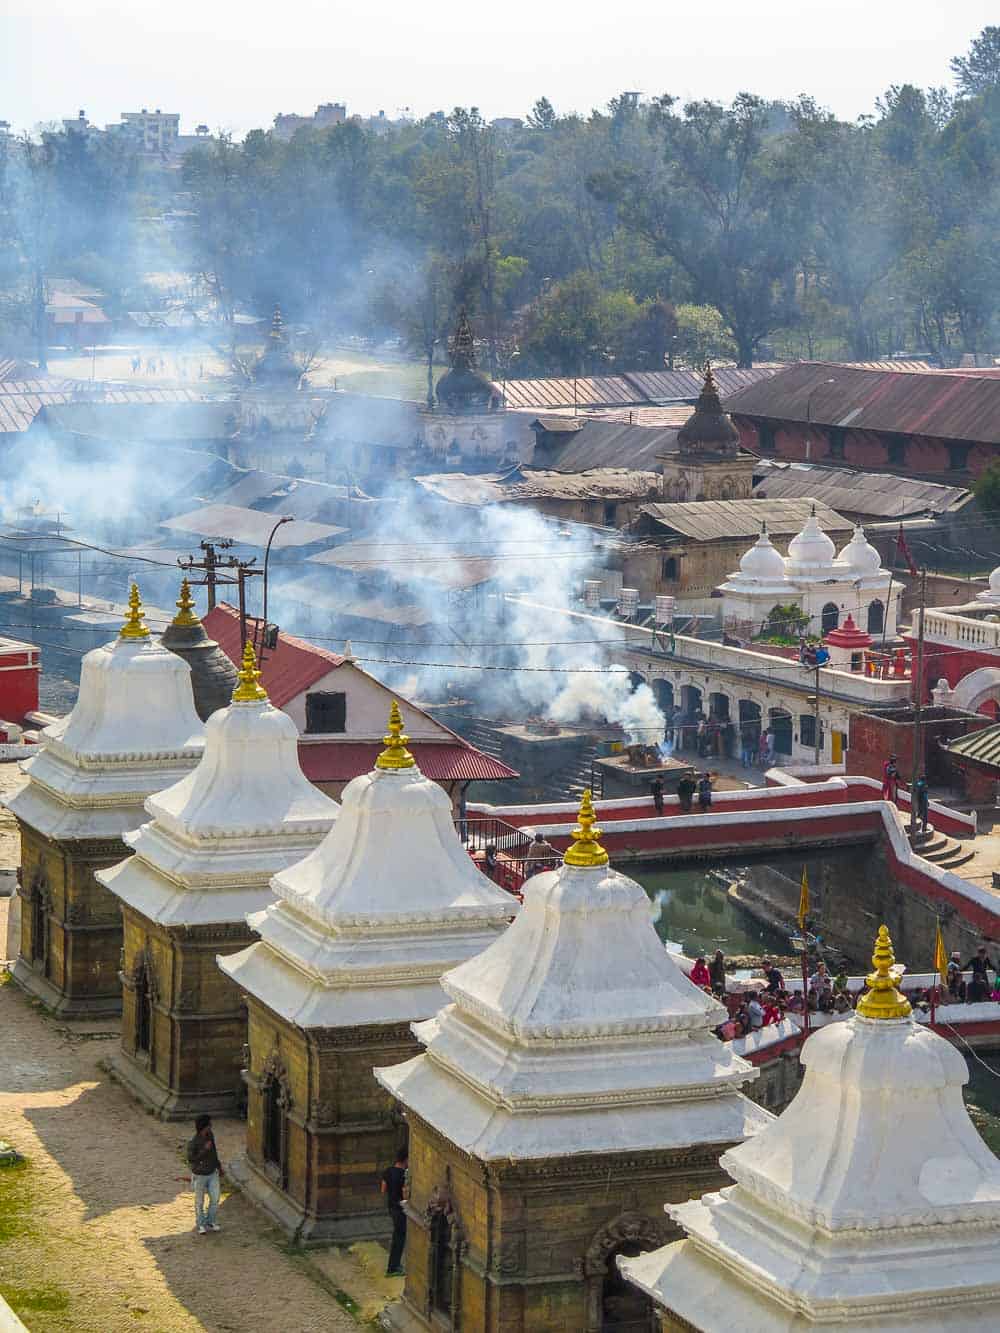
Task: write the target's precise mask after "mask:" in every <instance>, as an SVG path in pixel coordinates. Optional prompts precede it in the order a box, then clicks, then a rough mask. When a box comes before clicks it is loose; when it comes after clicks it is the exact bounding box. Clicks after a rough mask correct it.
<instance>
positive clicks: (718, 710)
mask: <svg viewBox="0 0 1000 1333" xmlns="http://www.w3.org/2000/svg"><path fill="white" fill-rule="evenodd" d="M708 717H709V724H710V728H711V736H710V750H711V753H713V754H716V755H718V756H720V757H725V758H727V759H728V758H730V757H731V756H732V753H733V727H732V726H731V725H730V716H729V695H728V694H721V693H718V692H715V693H713V694H710V695H709V696H708Z"/></svg>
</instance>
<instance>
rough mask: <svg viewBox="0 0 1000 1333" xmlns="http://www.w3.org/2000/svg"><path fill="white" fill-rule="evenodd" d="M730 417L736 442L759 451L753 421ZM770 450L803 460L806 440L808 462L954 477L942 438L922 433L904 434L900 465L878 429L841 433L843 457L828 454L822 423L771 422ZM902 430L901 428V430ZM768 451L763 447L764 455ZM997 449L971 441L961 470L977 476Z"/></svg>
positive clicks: (994, 457)
mask: <svg viewBox="0 0 1000 1333" xmlns="http://www.w3.org/2000/svg"><path fill="white" fill-rule="evenodd" d="M733 421H734V423H735V425H736V426H737V428H738V430H739V432H740V443H741V444H742V445H744V446H745V447H746V448H748V449H751V450H753V451H754V452H755V453H757V452H760V439H759V432H758V430H757V427H756V426H755V424H754V423H753V422H752V421H750V420H748V419H747V418H745V417H740V416H734V418H733ZM773 424H774V454H775V455H777V457H779V458H790V459H794V460H795V461H796V462H804V461H807V454H806V442H807V440H808V443H809V451H808V461H809V462H811V463H821V462H826V461H830V462H836V463H843V464H845V465H847V466H849V467H856V468H872V469H875V470H882V469H894V470H897V471H899V472H906V473H908V474H913V473H917V474H931V475H934V474H938V475H941V476H942V477H945V476H947V477H948V478H949V479H954V478H955V476H956V475H964V473H962V474H956V473H955V472H954V471H953V470H952V467H951V455H950V453H949V450H948V445H947V443H946V442H945V441H944V440H938V439H934V438H932V437H929V436H924V435H908V436H906V437H905V438H906V455H905V457H906V462H905V464H904V465H902V466H900V465H898V464H893V463H891V462H890V458H889V440H888V439H887V438H886V437H884V436H883V435H881V434H880V433H879V432H878V431H863V430H859V431H848V432H847V433H846V435H845V436H844V454H843V458H837V459H834V458H831V455H830V442H829V437H828V435H827V432H826V431H825V430H824V429H823V427H822V426H814V427H813V428H812V430H809V431H807V430H806V427H805V425H804V424H803V423H801V422H774V423H773ZM901 434H902V432H901ZM767 452H768V451H764V453H765V456H767ZM998 456H1000V450H997V449H995V448H991V446H990V445H988V444H980V445H974V446H973V447H972V448H971V449H970V450H969V454H968V462H967V465H966V469H965V472H967V473H968V474H971V475H972V476H978V474H979V473H980V472H982V470H983V469H984V468H985V467H986V466H988V464H989V463H991V462H994V461H996V459H997V457H998Z"/></svg>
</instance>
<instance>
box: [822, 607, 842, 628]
mask: <svg viewBox="0 0 1000 1333" xmlns="http://www.w3.org/2000/svg"><path fill="white" fill-rule="evenodd" d="M839 624H840V608H839V607H838V606H837V604H836V602H827V604H826V606H824V607H823V610H822V611H821V612H820V625H821V626H822V629H823V633H824V634H829V633H830V631H831V630H832V629H836V628H837V626H838V625H839Z"/></svg>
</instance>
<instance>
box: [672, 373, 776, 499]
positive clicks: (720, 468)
mask: <svg viewBox="0 0 1000 1333" xmlns="http://www.w3.org/2000/svg"><path fill="white" fill-rule="evenodd" d="M660 465H661V469H662V472H663V482H662V491H663V498H664V499H665V500H749V498H750V496H751V494H752V493H753V468H754V456H753V454H750V453H747V452H746V451H745V450H742V449H741V448H740V433H739V431H738V430H737V429H736V427H735V426H734V425H733V423H732V421H731V420H730V419H729V417H728V416H727V415H726V413H725V412H723V410H722V404H721V402H720V401H719V390H718V388H717V386H716V383H715V376H714V375H713V374H712V368H711V366H706V367H705V380H704V383H703V384H702V388H701V393H700V395H699V397H698V401H697V403H696V404H695V409H694V412H693V413H692V414H691V416H690V417H688V419H687V421H685V423H684V425H683V426H682V427H681V428H680V430H679V431H678V432H677V452H676V453H666V454H661V455H660Z"/></svg>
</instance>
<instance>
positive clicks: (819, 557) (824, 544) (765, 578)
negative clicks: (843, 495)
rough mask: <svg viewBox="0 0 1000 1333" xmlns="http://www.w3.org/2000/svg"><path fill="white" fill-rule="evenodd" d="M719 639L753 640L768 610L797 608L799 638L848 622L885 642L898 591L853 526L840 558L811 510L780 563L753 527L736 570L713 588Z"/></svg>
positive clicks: (764, 537) (764, 533)
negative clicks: (722, 633)
mask: <svg viewBox="0 0 1000 1333" xmlns="http://www.w3.org/2000/svg"><path fill="white" fill-rule="evenodd" d="M719 591H720V592H721V593H722V596H723V604H722V615H723V624H724V626H725V629H726V632H727V633H728V634H730V635H731V636H732V637H734V638H739V639H753V638H756V637H757V636H758V635H761V633H762V632H763V633H764V634H765V635H766V633H767V628H766V627H767V624H768V620H769V617H770V615H771V611H772V609H773V608H774V607H775V606H794V607H797V608H798V609H799V610H800V611H801V612H802V613H803V615H805V616H808V625H806V626H805V628H804V632H805V633H806V634H808V635H815V636H822V635H825V634H828V633H829V632H830V630H834V629H837V628H838V627H839V626H840V625H841V624H842V623H843V622H844V621H845V620H846V619H847V617H848V615H850V616H851V617H852V619H853V621H854V623H855V624H856V625H857V626H859V627H860V628H862V629H865V630H867V632H868V633H869V634H872V635H878V636H882V635H883V633H884V634H885V636H886V637H888V638H893V637H894V636H895V634H896V617H897V613H898V609H899V598H900V596H901V594H902V591H903V590H902V585H901V584H900V583H898V582H896V581H895V580H894V579H893V577H892V574H891V573H890V571H889V570H888V569H883V568H882V562H881V558H880V556H879V553H878V551H876V549H875V547H874V546H872V545H871V543H870V542H869V541H868V539H867V538H866V537H865V532H864V528H862V527H861V525H860V524H858V525H857V526H856V527H855V529H854V533H853V535H852V537H851V540H850V541H849V542H848V543H847V544H846V545H845V546H844V548H843V550H841V551H840V553H839V554H838V553H837V549H836V547H835V546H834V544H833V541H832V540H831V539H830V537H829V536H828V535H827V534H826V533H825V532H824V531H823V529H822V528H821V527H820V525H819V521H818V520H817V518H816V509H815V506H813V511H812V513H811V514H810V515H809V517H808V518H807V519H806V522H805V525H804V526H803V528H802V531H801V532H800V533H799V534H798V535H797V536H795V537H793V538H792V540H791V542H790V543H789V546H788V555H787V556H783V555H782V554H781V552H780V551H779V550H778V549H777V547H776V546H774V544H773V543H772V541H771V539H770V537H769V536H768V534H767V526H766V524H761V533H760V536H759V537H758V538H757V541H756V542H755V543H754V545H753V546H751V547H750V549H749V550H748V551H747V552H746V554H745V555H744V556H743V557H742V559H741V560H740V567H739V569H738V570H736V571H734V572H733V573H732V574H730V575H729V577H728V578H727V579H726V581H725V583H722V584H720V585H719Z"/></svg>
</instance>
